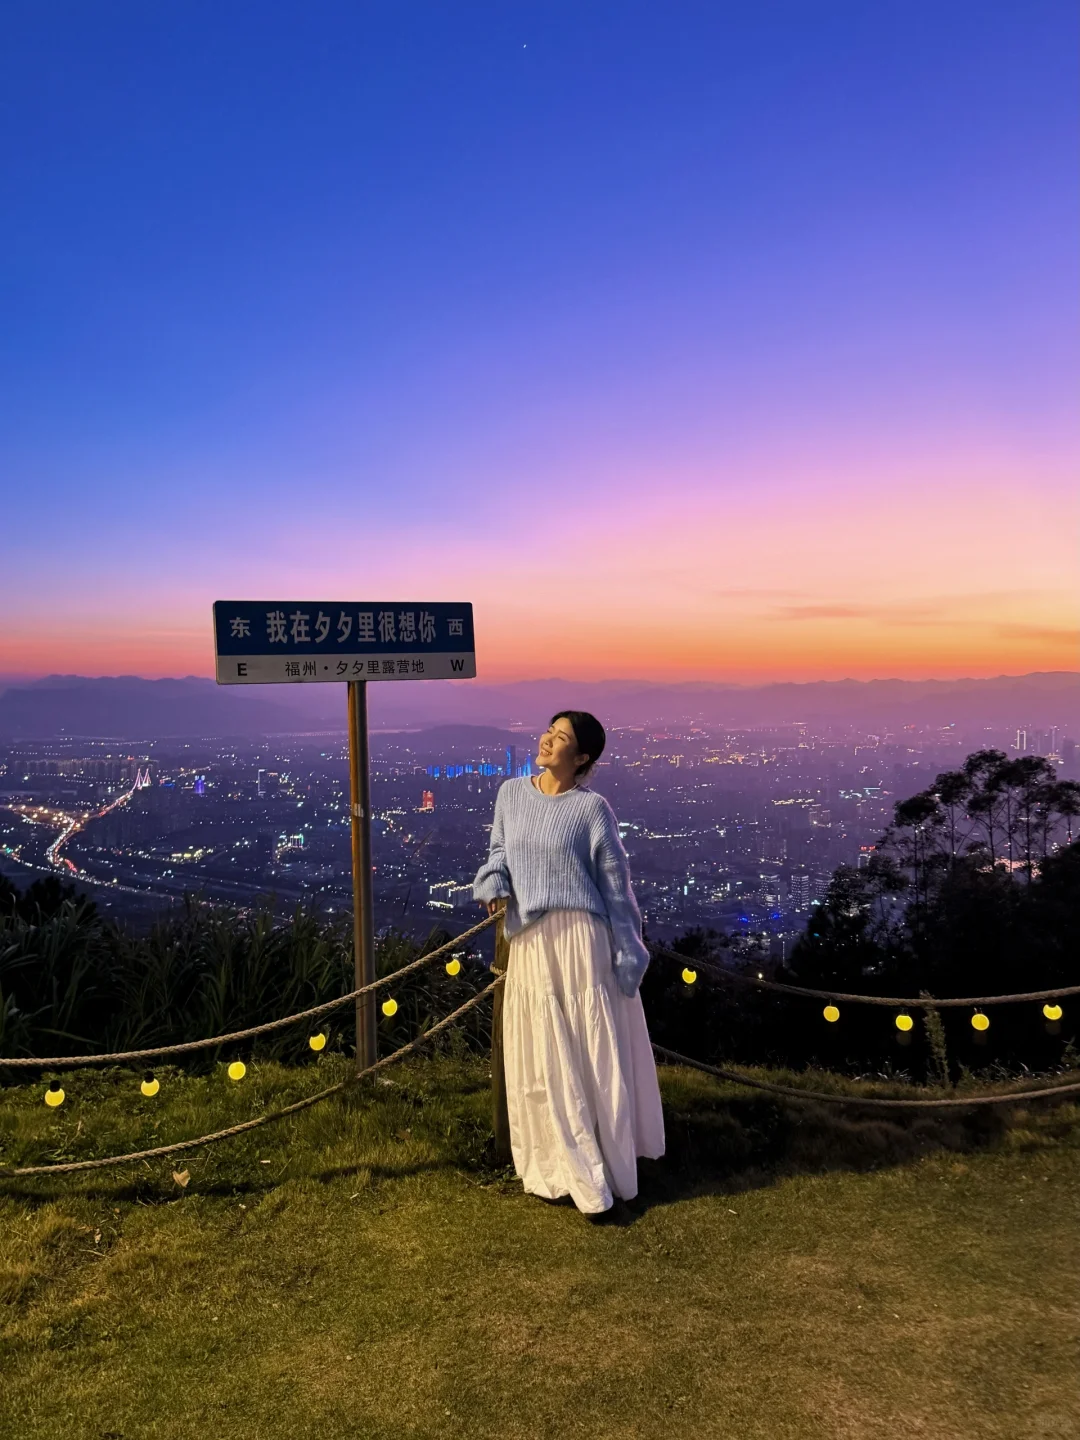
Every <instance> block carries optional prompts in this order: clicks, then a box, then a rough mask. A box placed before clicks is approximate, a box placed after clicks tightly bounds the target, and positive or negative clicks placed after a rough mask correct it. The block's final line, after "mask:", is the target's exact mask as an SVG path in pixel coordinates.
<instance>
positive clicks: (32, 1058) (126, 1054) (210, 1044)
mask: <svg viewBox="0 0 1080 1440" xmlns="http://www.w3.org/2000/svg"><path fill="white" fill-rule="evenodd" d="M498 918H499V917H498V916H497V915H489V916H488V917H487V919H485V920H481V921H480V923H479V924H478V925H474V926H473V927H472V929H471V930H465V931H463V932H462V933H461V934H460V935H458V936H457V937H456V938H455V939H453V940H448V941H447V942H446V944H445V945H440V946H439V948H438V949H437V950H431V951H429V953H428V954H426V955H421V956H419V957H418V958H417V959H416V960H410V962H409V963H408V965H403V966H402V967H401V969H400V970H395V971H393V973H392V974H390V975H384V976H382V978H381V979H379V980H375V981H373V982H372V983H371V984H370V985H362V986H361V987H360V989H359V990H350V991H349V993H348V994H347V995H339V996H338V997H337V998H336V999H335V1000H327V1001H325V1002H324V1003H323V1004H321V1005H313V1006H312V1007H311V1009H310V1010H298V1011H297V1012H296V1014H295V1015H285V1016H283V1017H282V1018H281V1019H280V1020H268V1021H267V1022H266V1024H265V1025H252V1026H251V1027H250V1028H249V1029H247V1030H233V1031H232V1032H231V1033H230V1034H228V1035H211V1036H209V1038H208V1039H206V1040H187V1041H185V1042H184V1043H183V1044H180V1045H155V1046H153V1047H152V1048H150V1049H148V1050H118V1051H115V1052H114V1053H113V1054H110V1055H50V1056H46V1057H45V1058H41V1057H39V1056H36V1055H17V1056H9V1055H0V1069H6V1068H8V1067H22V1068H27V1069H31V1068H32V1069H46V1070H81V1069H86V1067H87V1066H90V1065H119V1064H123V1063H124V1062H125V1061H128V1060H151V1059H156V1058H158V1057H160V1056H162V1055H188V1054H190V1053H191V1052H192V1051H193V1050H211V1049H214V1048H215V1047H216V1046H218V1045H233V1044H235V1043H236V1042H237V1041H238V1040H252V1039H254V1038H255V1036H257V1035H269V1034H271V1033H272V1032H273V1031H275V1030H284V1029H285V1028H286V1027H287V1026H289V1025H296V1024H298V1023H299V1022H300V1021H301V1020H315V1019H317V1018H318V1017H319V1016H320V1015H329V1014H330V1013H331V1011H333V1010H338V1009H340V1008H341V1006H342V1005H348V1004H349V1003H350V1002H351V1001H353V1000H358V999H359V998H360V996H361V995H370V994H372V993H373V992H374V991H376V990H379V989H381V988H382V986H384V985H390V984H391V983H392V982H393V981H395V980H400V979H401V977H402V976H403V975H409V974H411V973H412V971H414V970H419V969H420V967H421V966H422V965H427V964H428V963H429V962H430V961H432V960H437V959H438V958H439V956H440V955H445V954H446V952H447V951H448V950H456V949H457V948H458V947H459V946H460V945H461V944H462V942H463V941H466V940H471V939H472V937H473V936H474V935H479V934H480V932H481V930H486V929H487V928H488V926H489V925H494V924H495V922H496V921H497V920H498ZM484 993H485V994H486V991H485V992H484Z"/></svg>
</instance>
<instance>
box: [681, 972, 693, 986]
mask: <svg viewBox="0 0 1080 1440" xmlns="http://www.w3.org/2000/svg"><path fill="white" fill-rule="evenodd" d="M682 978H683V979H684V980H685V981H686V983H687V985H693V983H694V981H695V980H696V979H697V971H696V970H690V969H686V970H684V971H683V972H682Z"/></svg>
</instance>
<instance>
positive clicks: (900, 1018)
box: [896, 1013, 915, 1034]
mask: <svg viewBox="0 0 1080 1440" xmlns="http://www.w3.org/2000/svg"><path fill="white" fill-rule="evenodd" d="M914 1024H915V1021H914V1020H912V1018H911V1016H910V1015H908V1014H906V1013H905V1014H903V1015H897V1017H896V1028H897V1029H898V1030H903V1031H904V1033H905V1034H906V1033H907V1031H908V1030H910V1029H911V1027H912V1026H913V1025H914Z"/></svg>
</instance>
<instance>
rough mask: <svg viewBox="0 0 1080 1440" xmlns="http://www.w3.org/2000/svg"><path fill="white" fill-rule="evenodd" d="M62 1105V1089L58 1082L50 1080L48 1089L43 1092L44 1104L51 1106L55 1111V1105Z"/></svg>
mask: <svg viewBox="0 0 1080 1440" xmlns="http://www.w3.org/2000/svg"><path fill="white" fill-rule="evenodd" d="M63 1103H64V1087H63V1086H62V1085H61V1084H60V1081H59V1080H50V1081H49V1088H48V1089H47V1090H46V1091H45V1104H46V1105H51V1106H52V1108H53V1109H54V1110H55V1109H56V1107H57V1105H62V1104H63Z"/></svg>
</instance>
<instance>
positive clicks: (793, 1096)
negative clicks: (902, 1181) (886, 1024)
mask: <svg viewBox="0 0 1080 1440" xmlns="http://www.w3.org/2000/svg"><path fill="white" fill-rule="evenodd" d="M652 1048H653V1050H654V1051H655V1053H656V1054H657V1055H664V1056H666V1057H667V1058H668V1059H669V1060H671V1061H672V1062H673V1063H674V1064H676V1065H686V1066H688V1067H689V1068H690V1069H691V1070H702V1071H704V1072H705V1073H706V1074H707V1075H715V1076H717V1078H718V1079H720V1080H730V1081H733V1082H734V1083H735V1084H737V1085H749V1086H751V1087H752V1088H753V1089H754V1090H766V1091H768V1092H769V1094H771V1095H782V1096H783V1097H784V1098H785V1099H788V1100H804V1101H812V1102H814V1103H822V1102H823V1103H825V1104H829V1105H860V1106H865V1107H869V1108H871V1109H885V1110H895V1109H902V1110H944V1109H953V1110H955V1109H956V1108H957V1107H961V1106H965V1105H1012V1104H1015V1103H1016V1102H1017V1101H1018V1100H1041V1099H1043V1098H1045V1097H1046V1096H1048V1095H1073V1094H1076V1093H1077V1092H1080V1080H1076V1081H1069V1082H1067V1083H1066V1084H1064V1085H1047V1086H1042V1087H1040V1088H1038V1089H1035V1090H1013V1091H1009V1092H1007V1093H1006V1094H1003V1095H957V1096H955V1097H953V1098H951V1099H946V1100H927V1099H922V1098H919V1097H916V1096H912V1098H911V1099H910V1100H885V1099H882V1098H879V1097H878V1096H872V1095H830V1094H829V1093H828V1092H827V1091H825V1090H801V1089H798V1088H796V1087H795V1086H793V1085H772V1084H769V1083H768V1082H767V1081H765V1080H754V1079H753V1078H752V1077H751V1076H749V1075H740V1074H738V1072H737V1071H735V1070H725V1069H722V1068H721V1067H720V1066H718V1065H706V1064H705V1063H704V1061H702V1060H691V1059H690V1058H689V1056H686V1055H680V1054H679V1052H678V1051H677V1050H669V1049H668V1048H667V1047H666V1046H664V1045H657V1044H655V1043H654V1044H653V1047H652Z"/></svg>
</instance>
